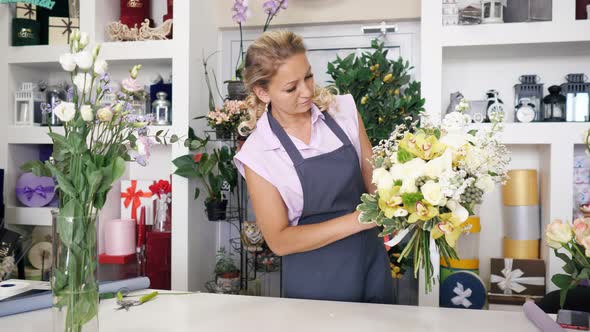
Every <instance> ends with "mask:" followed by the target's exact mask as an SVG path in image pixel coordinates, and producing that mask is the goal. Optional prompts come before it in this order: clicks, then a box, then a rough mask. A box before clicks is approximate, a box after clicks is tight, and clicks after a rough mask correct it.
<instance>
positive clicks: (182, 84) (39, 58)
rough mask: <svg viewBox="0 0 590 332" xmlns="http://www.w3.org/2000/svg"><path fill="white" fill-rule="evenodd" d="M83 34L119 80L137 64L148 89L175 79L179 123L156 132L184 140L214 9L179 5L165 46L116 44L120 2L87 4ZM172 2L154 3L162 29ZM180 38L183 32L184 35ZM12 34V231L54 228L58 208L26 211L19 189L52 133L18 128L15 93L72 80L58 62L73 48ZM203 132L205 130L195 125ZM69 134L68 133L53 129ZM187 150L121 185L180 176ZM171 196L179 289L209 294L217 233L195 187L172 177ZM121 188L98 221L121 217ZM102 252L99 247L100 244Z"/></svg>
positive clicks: (5, 117) (6, 152)
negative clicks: (153, 82) (177, 166)
mask: <svg viewBox="0 0 590 332" xmlns="http://www.w3.org/2000/svg"><path fill="white" fill-rule="evenodd" d="M80 4H81V12H80V16H81V17H80V23H81V31H84V32H87V33H88V34H89V36H90V39H91V41H92V44H91V46H90V47H92V46H93V45H94V43H101V44H102V48H101V57H102V58H103V59H105V60H106V61H107V62H108V63H109V73H110V74H111V78H112V80H113V82H117V81H120V80H121V79H122V78H124V77H125V76H126V75H128V72H127V71H128V69H129V68H130V67H131V66H132V65H134V64H138V63H139V64H142V65H143V68H142V71H141V73H140V77H139V80H140V81H142V83H145V84H147V83H148V82H149V79H151V78H152V77H153V76H154V75H155V74H157V73H159V74H161V75H162V76H163V77H164V78H167V76H168V74H169V73H172V77H173V81H172V83H173V100H172V104H173V106H174V109H173V124H172V126H164V127H162V126H153V127H151V128H150V132H152V133H154V132H156V131H158V130H170V133H176V134H178V135H179V136H185V135H186V133H187V130H188V127H189V125H194V124H193V123H190V120H191V119H192V118H194V117H195V116H197V115H201V114H203V113H205V111H206V109H207V106H206V105H207V99H206V98H207V92H206V91H207V88H206V86H205V85H204V81H203V78H204V76H203V74H202V72H201V65H200V63H201V61H200V56H201V54H202V53H201V52H202V50H203V49H205V50H215V49H217V47H218V45H217V43H218V41H217V35H218V31H217V28H216V26H217V25H216V23H215V17H214V16H213V15H211V13H212V12H214V8H213V4H210V3H208V1H207V2H205V3H201V1H199V2H195V1H182V0H181V1H174V32H175V36H174V37H175V38H174V39H172V40H161V41H138V42H109V41H107V37H106V33H105V26H106V24H107V23H109V22H111V21H114V20H116V19H118V16H119V1H118V0H105V1H103V0H84V1H80ZM165 10H166V0H154V1H152V17H153V18H154V20H155V22H156V23H161V21H162V15H164V14H165ZM11 22H12V13H11V12H10V10H9V6H0V27H2V29H3V30H4V31H11ZM177 32H178V33H177ZM9 36H10V34H9V33H4V34H0V45H1V46H2V49H3V51H2V52H0V77H6V78H7V80H6V81H5V82H7V83H5V85H4V86H3V89H1V90H0V100H2V103H3V106H4V107H3V109H4V112H1V113H0V137H2V140H0V168H4V169H6V181H5V183H6V184H5V188H6V189H5V199H6V205H7V206H6V221H7V223H9V224H13V225H31V226H34V225H41V226H51V215H50V212H49V211H50V209H51V208H27V207H22V206H20V205H19V204H18V202H17V200H16V197H15V194H14V187H15V183H16V179H17V178H18V175H20V171H19V169H18V167H19V166H20V165H21V164H22V163H23V162H26V161H28V160H31V159H35V158H36V155H35V149H36V147H37V146H38V145H39V144H51V141H50V139H49V137H48V136H47V132H48V129H47V127H18V126H15V125H13V123H14V122H13V107H14V106H13V103H14V92H15V90H16V89H17V87H18V86H19V85H20V83H21V82H25V81H30V82H37V81H39V80H42V79H43V80H47V81H49V83H50V84H53V83H56V82H59V81H62V80H65V79H66V78H67V76H66V75H65V73H64V72H62V70H61V67H60V65H59V62H58V59H59V56H60V55H61V54H63V53H65V52H67V46H52V45H41V46H25V47H12V46H10V45H11V41H10V39H9ZM193 127H194V128H195V130H196V131H197V133H198V132H199V130H202V129H203V128H202V127H196V126H193ZM54 129H55V130H56V131H57V132H62V133H63V128H54ZM187 152H188V150H187V149H186V148H184V146H182V144H178V143H177V144H172V145H167V146H164V145H156V146H155V147H154V149H153V151H152V157H151V160H150V165H149V166H148V167H145V168H143V167H141V166H139V165H137V164H129V165H128V167H127V170H126V173H125V175H124V176H123V178H122V179H124V180H125V179H139V180H142V179H146V180H152V179H168V178H169V176H170V174H171V173H172V172H173V171H174V166H173V164H172V162H171V161H172V159H174V158H176V157H178V156H181V155H183V154H185V153H187ZM172 185H173V188H174V191H173V197H172V211H173V214H172V216H173V218H172V225H173V226H172V289H174V290H185V291H186V290H190V291H197V290H203V289H204V284H205V282H206V281H207V280H209V279H210V277H211V272H212V271H213V265H214V263H215V238H216V237H217V236H216V232H217V230H216V228H215V227H213V226H212V225H210V224H209V223H208V222H207V221H206V218H205V215H204V206H203V203H202V200H200V201H193V199H192V197H193V191H194V186H195V184H194V183H189V181H187V180H186V179H184V178H181V177H177V176H173V177H172ZM120 189H121V188H120V183H116V184H115V185H114V186H113V189H112V190H111V192H110V194H109V197H108V200H107V204H106V205H105V208H104V209H103V210H102V212H101V215H100V218H99V220H107V219H112V218H118V217H120ZM99 246H100V244H99Z"/></svg>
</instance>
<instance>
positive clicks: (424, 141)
mask: <svg viewBox="0 0 590 332" xmlns="http://www.w3.org/2000/svg"><path fill="white" fill-rule="evenodd" d="M399 145H400V147H402V148H403V149H404V150H406V151H408V152H410V153H411V154H413V155H415V156H416V157H418V158H420V159H423V160H431V159H434V158H437V157H440V156H441V155H442V154H443V153H444V152H445V150H446V148H447V147H446V145H444V144H443V143H441V142H439V141H438V139H437V138H436V136H434V135H426V134H425V133H422V132H421V133H418V134H417V135H413V134H410V133H407V134H405V135H404V138H403V139H402V140H401V141H400V144H399Z"/></svg>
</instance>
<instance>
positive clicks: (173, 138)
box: [170, 135, 178, 143]
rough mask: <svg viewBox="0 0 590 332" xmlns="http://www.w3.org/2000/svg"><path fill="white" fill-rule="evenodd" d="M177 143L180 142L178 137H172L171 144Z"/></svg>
mask: <svg viewBox="0 0 590 332" xmlns="http://www.w3.org/2000/svg"><path fill="white" fill-rule="evenodd" d="M176 142H178V136H177V135H172V136H170V143H176Z"/></svg>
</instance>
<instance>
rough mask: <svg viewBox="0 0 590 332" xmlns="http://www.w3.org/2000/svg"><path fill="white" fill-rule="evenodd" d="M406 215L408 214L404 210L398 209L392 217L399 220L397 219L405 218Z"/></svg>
mask: <svg viewBox="0 0 590 332" xmlns="http://www.w3.org/2000/svg"><path fill="white" fill-rule="evenodd" d="M408 214H409V213H408V210H406V209H404V208H399V209H397V210H395V212H394V213H393V216H394V217H398V218H399V217H405V216H407V215H408Z"/></svg>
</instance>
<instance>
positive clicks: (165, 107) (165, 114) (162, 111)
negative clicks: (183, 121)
mask: <svg viewBox="0 0 590 332" xmlns="http://www.w3.org/2000/svg"><path fill="white" fill-rule="evenodd" d="M156 97H157V98H158V99H156V100H155V101H154V102H153V103H152V114H153V115H154V124H156V125H161V126H167V125H171V124H172V107H170V102H169V101H168V100H166V97H167V94H166V92H158V93H157V94H156Z"/></svg>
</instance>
